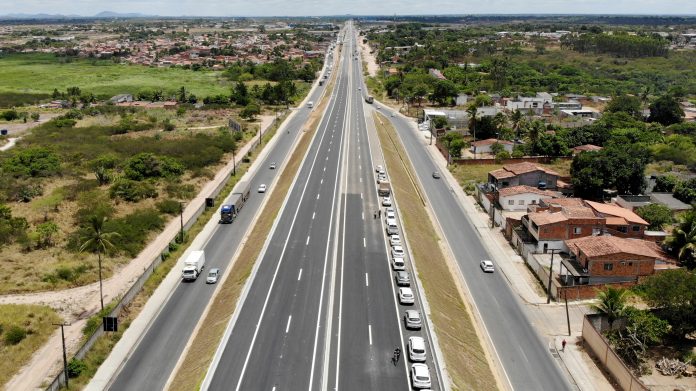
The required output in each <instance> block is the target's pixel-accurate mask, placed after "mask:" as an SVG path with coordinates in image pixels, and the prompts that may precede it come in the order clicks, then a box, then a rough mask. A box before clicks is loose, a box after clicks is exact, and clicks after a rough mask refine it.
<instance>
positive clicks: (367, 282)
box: [365, 272, 370, 286]
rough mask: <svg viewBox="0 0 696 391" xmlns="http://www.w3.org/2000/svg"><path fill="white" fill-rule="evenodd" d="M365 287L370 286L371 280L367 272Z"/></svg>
mask: <svg viewBox="0 0 696 391" xmlns="http://www.w3.org/2000/svg"><path fill="white" fill-rule="evenodd" d="M365 286H370V278H369V277H368V274H367V272H365Z"/></svg>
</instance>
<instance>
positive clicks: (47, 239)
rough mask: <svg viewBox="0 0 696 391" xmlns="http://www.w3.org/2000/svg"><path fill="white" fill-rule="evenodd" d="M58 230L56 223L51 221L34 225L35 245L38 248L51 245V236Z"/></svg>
mask: <svg viewBox="0 0 696 391" xmlns="http://www.w3.org/2000/svg"><path fill="white" fill-rule="evenodd" d="M58 231H59V229H58V225H57V224H56V223H54V222H53V221H47V222H45V223H41V224H39V225H38V226H37V227H36V234H37V236H38V239H37V245H38V246H39V247H40V248H46V247H50V246H52V245H53V236H54V235H55V234H57V233H58Z"/></svg>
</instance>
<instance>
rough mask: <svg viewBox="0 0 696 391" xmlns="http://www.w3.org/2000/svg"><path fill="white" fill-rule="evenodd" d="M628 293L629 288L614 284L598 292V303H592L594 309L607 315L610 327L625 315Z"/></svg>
mask: <svg viewBox="0 0 696 391" xmlns="http://www.w3.org/2000/svg"><path fill="white" fill-rule="evenodd" d="M628 295H629V291H628V290H626V289H623V288H614V287H612V286H607V287H606V288H604V289H603V290H601V291H599V292H598V293H597V303H596V304H593V305H592V309H594V310H595V311H597V312H599V313H600V314H602V315H604V316H606V317H607V320H608V321H609V329H611V328H612V326H613V325H614V322H615V321H616V320H617V319H619V318H621V317H622V316H624V314H625V311H626V300H627V299H628Z"/></svg>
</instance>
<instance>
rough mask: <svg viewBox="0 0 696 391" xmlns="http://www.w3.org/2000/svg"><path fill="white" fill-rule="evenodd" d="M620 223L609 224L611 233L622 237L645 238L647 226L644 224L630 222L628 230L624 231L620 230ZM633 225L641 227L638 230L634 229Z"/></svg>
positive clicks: (608, 228) (608, 227)
mask: <svg viewBox="0 0 696 391" xmlns="http://www.w3.org/2000/svg"><path fill="white" fill-rule="evenodd" d="M619 227H620V226H618V225H607V230H609V233H611V234H612V235H614V236H618V237H620V238H634V239H643V236H645V228H646V226H644V225H639V224H629V225H628V226H624V227H626V232H622V231H620V230H619ZM633 227H639V229H638V230H637V231H634V230H633Z"/></svg>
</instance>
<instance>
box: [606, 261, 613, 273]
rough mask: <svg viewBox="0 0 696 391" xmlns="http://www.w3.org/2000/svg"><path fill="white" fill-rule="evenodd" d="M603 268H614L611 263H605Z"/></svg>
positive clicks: (608, 269)
mask: <svg viewBox="0 0 696 391" xmlns="http://www.w3.org/2000/svg"><path fill="white" fill-rule="evenodd" d="M604 270H606V271H611V270H614V264H613V263H605V264H604Z"/></svg>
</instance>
